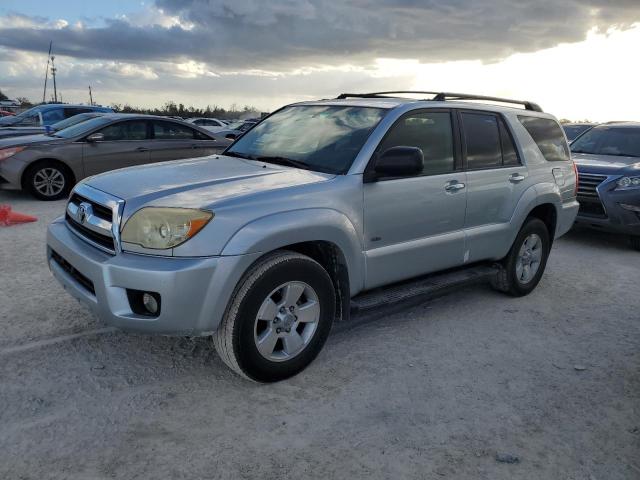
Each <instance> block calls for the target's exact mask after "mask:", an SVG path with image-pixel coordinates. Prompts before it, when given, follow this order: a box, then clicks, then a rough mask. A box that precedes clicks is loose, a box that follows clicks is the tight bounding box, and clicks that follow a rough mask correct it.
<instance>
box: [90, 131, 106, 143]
mask: <svg viewBox="0 0 640 480" xmlns="http://www.w3.org/2000/svg"><path fill="white" fill-rule="evenodd" d="M102 140H104V133H92V134H91V135H89V136H88V137H87V142H91V143H93V142H101V141H102Z"/></svg>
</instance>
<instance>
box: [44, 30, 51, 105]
mask: <svg viewBox="0 0 640 480" xmlns="http://www.w3.org/2000/svg"><path fill="white" fill-rule="evenodd" d="M52 46H53V40H52V41H50V42H49V53H48V54H47V68H46V69H45V71H44V92H42V103H44V102H46V100H47V78H48V77H49V60H50V59H51V47H52Z"/></svg>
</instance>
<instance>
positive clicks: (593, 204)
mask: <svg viewBox="0 0 640 480" xmlns="http://www.w3.org/2000/svg"><path fill="white" fill-rule="evenodd" d="M571 151H572V154H573V160H574V162H575V163H576V165H577V167H578V173H579V186H578V201H579V202H580V212H579V213H578V217H577V220H576V222H577V223H579V224H582V225H586V226H588V227H592V228H596V229H601V230H606V231H610V232H616V233H622V234H625V235H629V238H630V239H631V244H632V246H633V247H634V248H635V249H637V250H640V123H637V122H618V123H608V124H606V125H598V126H595V127H593V128H592V129H591V130H589V131H587V132H586V133H583V134H582V135H581V136H580V137H578V138H577V139H576V140H575V141H574V142H573V143H572V144H571Z"/></svg>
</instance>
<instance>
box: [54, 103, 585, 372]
mask: <svg viewBox="0 0 640 480" xmlns="http://www.w3.org/2000/svg"><path fill="white" fill-rule="evenodd" d="M400 93H407V92H383V93H380V94H358V95H351V94H343V95H340V96H339V97H338V98H337V99H334V100H321V101H314V102H304V103H297V104H293V105H289V106H286V107H284V108H282V109H280V110H278V111H277V112H275V113H273V114H272V115H270V116H269V117H267V118H265V119H264V120H262V121H261V122H259V123H258V124H257V125H256V126H255V127H253V128H252V129H251V130H249V131H248V132H247V133H245V134H244V135H243V136H241V137H240V138H239V139H237V140H236V141H235V142H234V143H233V144H232V145H231V146H230V147H229V148H228V149H227V150H225V152H223V154H221V155H214V156H210V157H205V158H197V159H190V160H181V161H174V162H165V163H162V164H153V165H146V166H140V167H133V168H128V169H123V170H118V171H114V172H110V173H106V174H101V175H97V176H94V177H90V178H88V179H86V180H84V181H82V182H81V183H80V184H79V185H77V186H76V187H75V189H74V190H73V191H72V193H71V196H70V199H69V202H68V204H67V208H66V214H65V216H63V217H60V218H59V219H57V220H56V221H54V222H53V223H52V224H51V225H50V227H49V230H48V236H47V253H48V261H49V267H50V269H51V271H52V272H53V274H54V275H55V277H56V278H57V279H58V280H59V281H60V282H61V283H62V284H63V285H64V286H65V288H66V289H67V291H68V292H69V293H70V294H72V295H73V296H75V297H76V298H78V299H79V300H81V301H82V302H83V303H85V304H87V305H88V306H89V307H90V308H91V310H93V311H94V312H95V313H96V314H97V315H98V316H99V317H100V318H101V319H102V320H104V321H105V322H106V323H108V324H110V325H114V326H116V327H120V328H122V329H127V330H135V331H142V332H151V333H160V334H178V335H189V336H194V335H213V340H214V344H215V347H216V349H217V351H218V353H219V354H220V356H221V357H222V359H223V360H224V361H225V362H226V364H227V365H228V366H229V367H231V368H232V369H233V370H235V371H236V372H237V373H239V374H240V375H243V376H245V377H247V378H250V379H252V380H256V381H261V382H269V381H276V380H280V379H283V378H286V377H289V376H291V375H294V374H296V373H297V372H299V371H301V370H302V369H303V368H305V367H306V366H307V365H308V364H309V363H310V362H311V361H312V360H313V359H314V358H315V356H316V355H317V354H318V353H319V351H320V349H321V348H322V346H323V344H324V343H325V341H326V339H327V336H328V334H329V331H330V329H331V326H332V324H333V322H334V320H345V319H347V318H348V317H349V315H350V312H352V311H354V310H355V309H354V307H361V308H366V307H372V306H378V305H380V304H381V303H388V302H389V301H392V300H394V299H398V298H407V297H409V296H411V295H410V294H411V292H414V293H415V292H416V291H418V292H421V291H424V290H425V289H427V290H428V289H429V288H431V287H428V286H429V285H431V286H433V285H436V286H442V285H446V284H453V283H456V282H457V281H458V280H459V279H460V278H461V275H462V276H465V275H467V274H465V273H464V272H470V271H476V272H477V271H479V270H478V269H482V268H484V269H485V270H484V271H485V273H486V272H487V271H489V272H490V279H491V281H492V283H493V285H494V287H495V288H497V289H499V290H501V291H503V292H506V293H508V294H510V295H514V296H520V295H526V294H528V293H529V292H531V291H532V290H533V289H534V288H535V287H536V285H537V284H538V282H539V281H540V277H541V276H542V274H543V271H544V268H545V264H546V261H547V257H548V255H549V250H550V248H551V244H552V242H553V240H554V239H555V238H558V237H559V236H561V235H563V234H564V233H565V232H567V231H568V230H569V228H570V227H571V225H572V224H573V222H574V219H575V216H576V213H577V211H578V203H577V202H576V176H575V168H574V165H573V163H572V161H571V158H570V154H569V148H568V146H567V142H566V138H565V136H564V134H563V132H562V129H561V128H560V126H559V124H558V122H557V121H556V120H555V119H554V117H552V116H551V115H548V114H545V113H542V111H541V110H540V108H539V107H538V106H537V105H535V104H533V103H530V102H516V101H512V100H504V99H496V98H489V97H477V96H470V95H462V94H445V93H439V94H437V95H435V96H433V98H430V99H427V100H415V99H410V98H399V96H398V94H400ZM412 93H416V92H412ZM417 93H420V94H426V93H430V92H417ZM478 99H480V100H491V101H492V102H494V103H496V102H507V103H512V104H518V103H519V104H522V105H523V106H524V108H511V107H504V106H496V105H495V104H491V105H490V104H479V103H477V102H470V101H467V100H478ZM474 269H475V270H474ZM487 269H488V270H487ZM443 271H445V273H440V274H436V272H443ZM461 272H462V273H461ZM428 274H431V275H430V276H428V277H426V278H427V279H429V278H431V279H433V278H437V279H438V280H429V281H426V283H425V281H424V280H423V279H424V278H425V277H424V276H425V275H428ZM434 275H435V277H434ZM469 276H470V275H467V277H469ZM447 278H453V279H454V280H451V281H448V280H447ZM416 279H418V280H416ZM421 279H422V280H421ZM455 279H457V280H455ZM420 282H422V283H420ZM381 287H389V288H381ZM403 289H404V290H403ZM385 292H391V293H387V294H385ZM407 292H409V294H407ZM385 295H386V296H385ZM376 298H377V299H378V300H377V301H376Z"/></svg>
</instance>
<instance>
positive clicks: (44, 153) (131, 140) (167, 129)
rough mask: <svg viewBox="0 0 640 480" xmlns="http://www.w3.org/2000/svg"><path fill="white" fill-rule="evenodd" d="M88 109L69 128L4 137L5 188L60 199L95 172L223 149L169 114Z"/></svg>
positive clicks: (0, 177)
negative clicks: (102, 111)
mask: <svg viewBox="0 0 640 480" xmlns="http://www.w3.org/2000/svg"><path fill="white" fill-rule="evenodd" d="M82 115H83V117H82V118H81V119H80V121H78V122H76V121H75V120H78V119H77V118H76V117H72V118H69V119H67V120H65V122H68V123H67V125H62V126H64V127H66V128H55V127H54V128H53V131H52V132H50V133H48V134H40V135H27V136H19V137H11V138H6V139H0V188H2V189H24V190H27V191H29V192H30V193H31V194H32V195H33V196H34V197H36V198H38V199H40V200H56V199H59V198H64V197H66V196H68V194H69V192H70V190H71V188H72V187H73V186H74V185H75V184H76V182H78V181H80V180H82V179H83V178H85V177H88V176H91V175H95V174H98V173H102V172H106V171H109V170H114V169H118V168H124V167H131V166H136V165H143V164H146V163H152V162H162V161H167V160H176V159H181V158H193V157H201V156H206V155H211V154H213V153H216V152H220V151H221V150H222V149H223V146H222V145H220V142H219V141H217V140H216V139H215V138H213V136H212V134H211V132H209V131H207V130H205V129H203V128H201V127H198V126H197V125H193V124H188V123H186V122H182V121H178V120H172V119H168V118H166V117H155V116H150V115H132V114H121V113H99V114H95V113H91V114H82ZM78 117H80V115H78ZM55 125H57V126H58V127H60V126H61V125H60V124H55Z"/></svg>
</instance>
